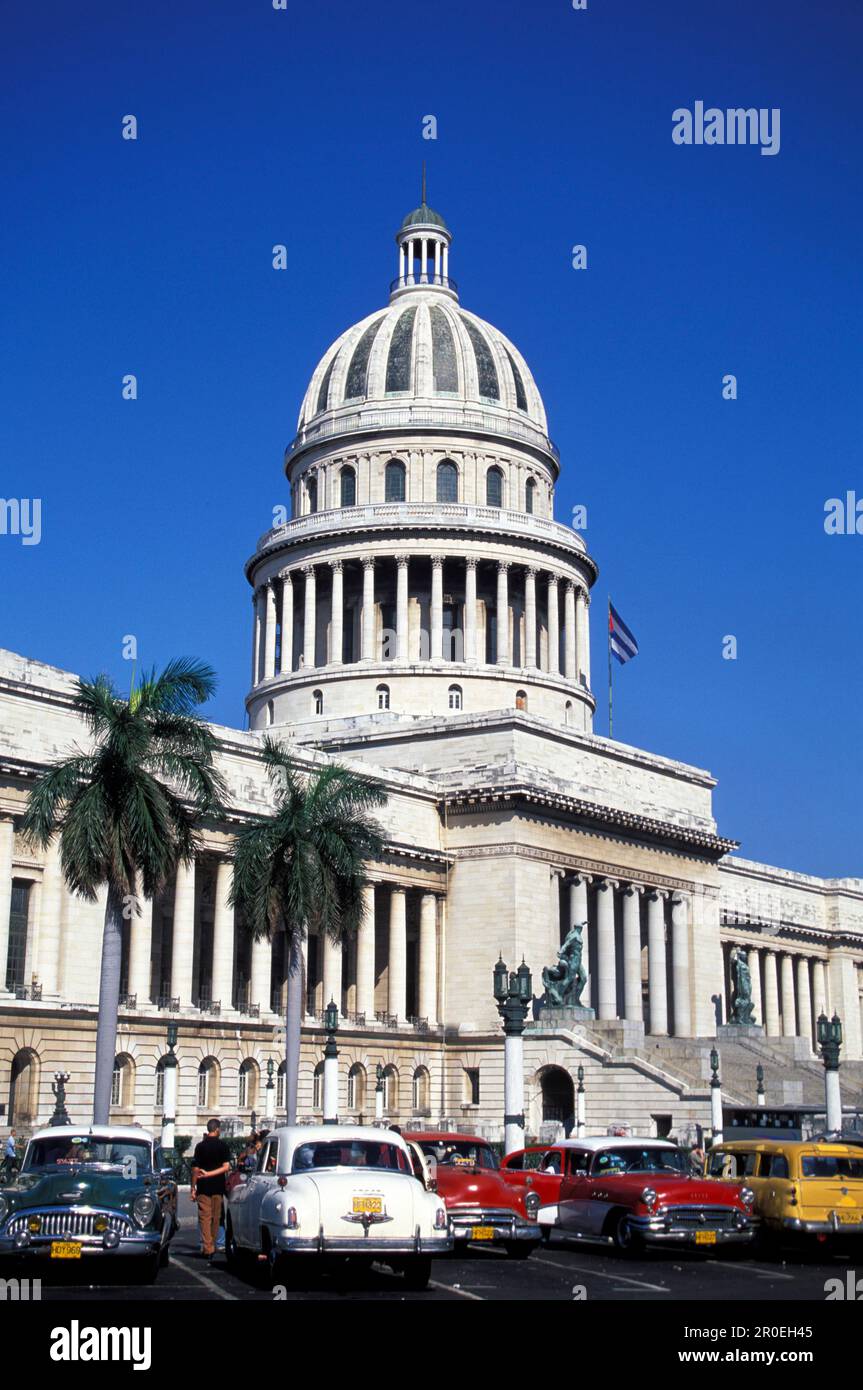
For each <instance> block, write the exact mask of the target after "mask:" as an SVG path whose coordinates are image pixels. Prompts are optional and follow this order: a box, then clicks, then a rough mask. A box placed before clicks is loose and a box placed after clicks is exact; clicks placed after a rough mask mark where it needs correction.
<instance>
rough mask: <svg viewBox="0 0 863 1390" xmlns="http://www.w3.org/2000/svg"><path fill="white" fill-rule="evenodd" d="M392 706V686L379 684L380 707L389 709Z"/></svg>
mask: <svg viewBox="0 0 863 1390" xmlns="http://www.w3.org/2000/svg"><path fill="white" fill-rule="evenodd" d="M389 707H390V688H389V686H388V685H379V686H378V709H389Z"/></svg>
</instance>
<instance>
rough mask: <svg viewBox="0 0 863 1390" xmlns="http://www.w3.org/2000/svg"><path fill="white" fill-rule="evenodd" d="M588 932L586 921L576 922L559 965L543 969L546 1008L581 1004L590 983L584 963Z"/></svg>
mask: <svg viewBox="0 0 863 1390" xmlns="http://www.w3.org/2000/svg"><path fill="white" fill-rule="evenodd" d="M586 930H587V923H586V922H574V923H573V925H572V926H571V927H570V929H569V931H568V932H567V934H566V940H565V941H564V943H563V945H562V946H561V948H560V950H559V951H558V953H557V959H558V964H557V965H547V966H545V967H544V969H543V972H542V983H543V987H544V989H545V1005H546V1008H551V1009H555V1008H567V1007H569V1008H571V1007H573V1006H578V1005H579V1004H580V1003H581V995H582V991H583V989H584V986H585V985H586V984H587V972H586V970H585V969H584V966H583V965H582V963H581V957H582V953H583V951H584V936H583V934H584V932H585V931H586Z"/></svg>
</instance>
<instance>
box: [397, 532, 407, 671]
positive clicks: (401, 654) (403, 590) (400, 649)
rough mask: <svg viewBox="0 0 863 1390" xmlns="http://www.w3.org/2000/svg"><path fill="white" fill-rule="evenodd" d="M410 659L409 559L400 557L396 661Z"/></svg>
mask: <svg viewBox="0 0 863 1390" xmlns="http://www.w3.org/2000/svg"><path fill="white" fill-rule="evenodd" d="M408 659H409V651H408V557H407V556H406V555H400V556H399V558H398V559H397V560H396V660H397V661H407V660H408Z"/></svg>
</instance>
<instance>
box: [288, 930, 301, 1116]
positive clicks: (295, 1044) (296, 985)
mask: <svg viewBox="0 0 863 1390" xmlns="http://www.w3.org/2000/svg"><path fill="white" fill-rule="evenodd" d="M302 1022H303V953H302V950H301V949H300V940H299V937H298V936H297V934H296V932H290V931H289V936H288V989H287V1005H286V1008H285V1124H286V1125H295V1124H296V1123H297V1091H298V1089H299V1083H300V1028H301V1026H302Z"/></svg>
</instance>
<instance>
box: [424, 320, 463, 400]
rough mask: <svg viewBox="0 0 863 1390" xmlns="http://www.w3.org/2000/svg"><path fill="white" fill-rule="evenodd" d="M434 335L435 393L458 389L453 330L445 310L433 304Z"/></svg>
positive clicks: (433, 372)
mask: <svg viewBox="0 0 863 1390" xmlns="http://www.w3.org/2000/svg"><path fill="white" fill-rule="evenodd" d="M430 316H431V337H432V376H433V378H434V389H435V395H444V394H447V393H451V392H455V391H457V390H458V366H457V364H456V355H455V343H454V342H453V336H452V330H451V328H450V326H449V323H448V321H447V317H446V315H445V314H444V312H443V310H442V309H440V308H438V307H437V305H433V306H432V308H431V310H430Z"/></svg>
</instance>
